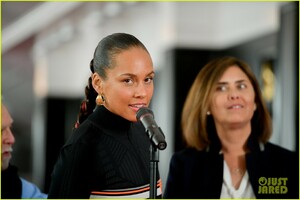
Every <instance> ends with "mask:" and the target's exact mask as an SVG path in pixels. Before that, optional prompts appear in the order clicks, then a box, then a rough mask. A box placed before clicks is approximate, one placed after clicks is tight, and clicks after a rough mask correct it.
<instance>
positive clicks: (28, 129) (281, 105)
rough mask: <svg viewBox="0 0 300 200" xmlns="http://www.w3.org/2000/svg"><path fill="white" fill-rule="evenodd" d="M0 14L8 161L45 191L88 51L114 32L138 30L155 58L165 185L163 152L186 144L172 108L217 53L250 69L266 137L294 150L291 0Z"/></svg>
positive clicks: (12, 6) (60, 6)
mask: <svg viewBox="0 0 300 200" xmlns="http://www.w3.org/2000/svg"><path fill="white" fill-rule="evenodd" d="M1 22H2V59H1V61H2V65H1V75H2V76H1V89H2V93H1V96H2V100H4V102H5V103H6V104H7V106H8V108H9V110H10V112H11V115H12V117H13V118H14V127H13V131H14V134H15V137H16V143H15V145H14V153H13V159H12V163H14V164H15V165H17V166H18V167H19V170H20V174H21V175H22V176H23V177H25V178H27V179H28V180H30V181H33V182H35V183H36V184H37V185H38V186H39V187H40V188H41V189H42V190H43V191H45V192H47V191H48V189H49V183H50V175H51V172H52V169H53V165H54V163H55V161H56V159H57V156H58V153H59V150H60V148H61V147H62V145H63V144H64V142H65V141H66V139H67V138H68V137H69V134H71V132H72V127H73V125H74V122H75V121H76V117H77V112H78V110H79V105H80V102H81V100H82V99H83V98H84V87H85V85H86V83H87V80H88V77H89V76H90V73H91V72H90V70H89V62H90V60H91V59H92V56H93V52H94V49H95V47H96V46H97V43H98V42H99V41H100V39H102V38H103V37H105V36H106V35H108V34H111V33H114V32H127V33H130V34H133V35H135V36H136V37H137V38H139V39H140V40H141V41H142V42H143V43H144V44H145V46H146V47H147V48H148V50H149V52H150V54H151V56H152V59H153V62H154V65H155V71H156V78H155V82H154V83H155V94H154V97H153V100H152V104H151V107H152V109H153V111H154V114H155V119H156V121H157V123H158V125H160V127H161V128H162V130H163V131H164V133H165V135H166V139H167V142H168V148H167V149H166V150H164V151H161V152H160V162H159V168H160V174H161V177H162V180H163V184H164V183H165V181H166V177H167V173H168V167H169V161H170V157H171V155H172V154H173V152H175V151H178V150H180V149H182V148H183V147H184V146H183V143H182V139H181V129H180V115H181V110H182V105H183V103H184V100H185V98H186V95H187V92H188V89H189V87H190V86H191V84H192V82H193V80H194V78H195V77H196V75H197V73H198V72H199V70H200V69H201V67H203V66H204V64H206V63H207V62H208V61H209V60H210V59H212V58H214V57H217V56H224V55H230V56H237V57H239V58H240V59H243V60H244V61H246V62H247V63H248V64H249V65H250V66H251V67H252V69H253V71H254V73H255V74H256V77H257V79H258V80H259V82H260V84H261V88H262V91H263V94H264V97H265V100H266V103H267V105H268V108H269V110H270V112H271V114H272V118H273V128H274V131H273V136H272V138H271V141H272V142H274V143H276V144H279V145H280V146H282V147H285V148H287V149H290V150H292V151H297V152H298V150H299V136H298V133H299V130H298V122H299V118H298V115H299V105H298V102H299V100H298V92H299V89H298V86H299V84H298V74H299V72H298V70H299V69H298V66H299V58H298V55H299V26H298V24H299V3H298V2H1Z"/></svg>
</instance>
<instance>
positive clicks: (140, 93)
mask: <svg viewBox="0 0 300 200" xmlns="http://www.w3.org/2000/svg"><path fill="white" fill-rule="evenodd" d="M146 95H147V90H146V86H145V85H144V84H139V85H137V88H136V91H135V96H136V97H140V98H143V97H145V96H146Z"/></svg>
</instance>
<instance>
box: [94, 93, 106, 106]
mask: <svg viewBox="0 0 300 200" xmlns="http://www.w3.org/2000/svg"><path fill="white" fill-rule="evenodd" d="M104 102H105V98H104V96H103V95H102V94H98V95H97V97H96V104H97V105H103V104H104Z"/></svg>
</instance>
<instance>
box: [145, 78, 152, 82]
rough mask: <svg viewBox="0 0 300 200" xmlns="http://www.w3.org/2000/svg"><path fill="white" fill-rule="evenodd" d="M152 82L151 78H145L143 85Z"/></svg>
mask: <svg viewBox="0 0 300 200" xmlns="http://www.w3.org/2000/svg"><path fill="white" fill-rule="evenodd" d="M152 81H153V78H152V77H149V78H146V79H145V83H151V82H152Z"/></svg>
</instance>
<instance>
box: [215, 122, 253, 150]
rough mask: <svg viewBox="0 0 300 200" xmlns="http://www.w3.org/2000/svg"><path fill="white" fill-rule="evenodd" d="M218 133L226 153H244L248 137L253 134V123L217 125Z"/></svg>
mask: <svg viewBox="0 0 300 200" xmlns="http://www.w3.org/2000/svg"><path fill="white" fill-rule="evenodd" d="M216 129H217V134H218V136H219V139H220V141H221V144H222V151H223V152H224V153H229V154H235V155H243V154H245V153H246V151H247V149H246V143H247V139H248V138H249V136H250V134H251V125H250V124H249V125H246V126H243V127H232V126H230V127H228V126H219V127H218V126H216Z"/></svg>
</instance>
